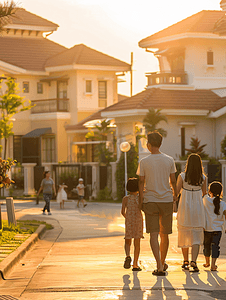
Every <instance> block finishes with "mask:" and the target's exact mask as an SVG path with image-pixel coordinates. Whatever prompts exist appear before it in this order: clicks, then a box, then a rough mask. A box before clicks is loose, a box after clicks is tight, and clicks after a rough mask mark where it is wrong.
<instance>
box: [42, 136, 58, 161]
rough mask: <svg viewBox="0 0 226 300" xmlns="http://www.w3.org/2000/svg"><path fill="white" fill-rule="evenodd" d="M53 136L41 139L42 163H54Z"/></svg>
mask: <svg viewBox="0 0 226 300" xmlns="http://www.w3.org/2000/svg"><path fill="white" fill-rule="evenodd" d="M55 161H56V151H55V136H46V137H45V136H44V137H42V162H55Z"/></svg>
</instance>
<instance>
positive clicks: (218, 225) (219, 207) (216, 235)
mask: <svg viewBox="0 0 226 300" xmlns="http://www.w3.org/2000/svg"><path fill="white" fill-rule="evenodd" d="M222 189H223V186H222V184H221V183H220V182H217V181H214V182H212V183H211V184H210V185H209V192H208V195H206V196H205V197H204V198H203V203H204V207H205V213H206V227H205V231H204V249H203V253H204V255H205V259H206V263H205V264H204V265H203V266H204V267H205V268H208V267H210V255H211V256H212V260H211V267H210V269H211V271H217V265H216V260H217V258H218V257H219V255H220V246H219V244H220V240H221V236H222V230H223V225H224V220H225V215H226V203H225V202H224V201H221V196H222Z"/></svg>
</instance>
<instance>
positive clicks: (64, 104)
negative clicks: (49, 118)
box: [31, 98, 69, 114]
mask: <svg viewBox="0 0 226 300" xmlns="http://www.w3.org/2000/svg"><path fill="white" fill-rule="evenodd" d="M31 103H32V105H35V106H34V107H32V109H31V113H32V114H41V113H50V112H69V99H67V98H64V99H44V100H33V101H31Z"/></svg>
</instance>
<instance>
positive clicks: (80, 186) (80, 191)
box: [76, 178, 87, 207]
mask: <svg viewBox="0 0 226 300" xmlns="http://www.w3.org/2000/svg"><path fill="white" fill-rule="evenodd" d="M78 182H79V183H78V185H77V187H76V188H77V190H78V203H77V207H79V203H80V201H82V203H83V207H85V206H86V205H87V204H86V203H85V200H84V195H85V186H84V184H83V178H79V180H78Z"/></svg>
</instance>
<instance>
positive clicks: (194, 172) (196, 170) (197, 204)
mask: <svg viewBox="0 0 226 300" xmlns="http://www.w3.org/2000/svg"><path fill="white" fill-rule="evenodd" d="M177 192H178V194H179V193H181V197H180V201H179V206H178V213H177V226H178V247H179V248H181V249H182V254H183V258H184V262H183V265H182V269H184V270H189V265H190V266H191V267H192V268H193V272H199V269H198V267H197V263H196V260H197V257H198V253H199V248H200V245H202V244H203V238H204V237H203V230H204V228H205V210H204V205H203V199H202V197H203V196H204V195H205V194H206V176H205V174H204V171H203V166H202V161H201V158H200V156H199V155H198V154H195V153H193V154H191V155H190V156H189V157H188V159H187V163H186V167H185V172H182V173H181V174H180V175H179V176H178V178H177ZM189 247H191V248H192V251H191V262H190V264H189V257H188V255H189Z"/></svg>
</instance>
